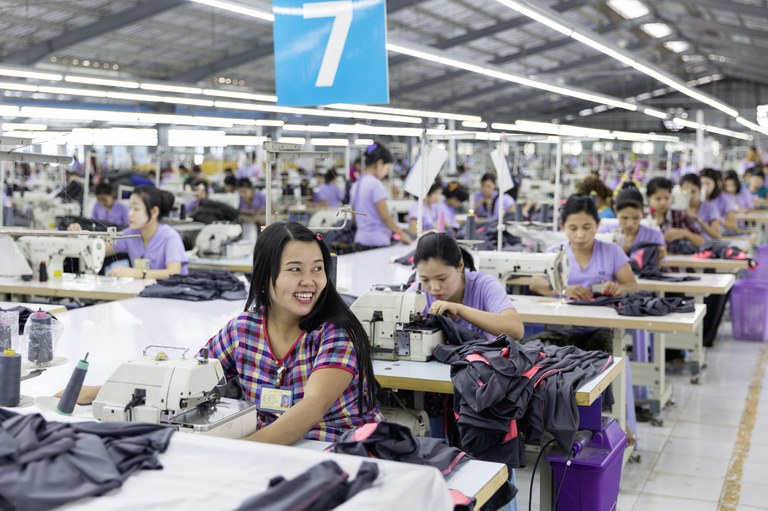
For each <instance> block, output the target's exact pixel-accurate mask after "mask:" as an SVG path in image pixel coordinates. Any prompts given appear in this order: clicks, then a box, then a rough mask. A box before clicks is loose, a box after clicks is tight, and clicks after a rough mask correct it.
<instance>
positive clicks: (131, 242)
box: [107, 186, 187, 279]
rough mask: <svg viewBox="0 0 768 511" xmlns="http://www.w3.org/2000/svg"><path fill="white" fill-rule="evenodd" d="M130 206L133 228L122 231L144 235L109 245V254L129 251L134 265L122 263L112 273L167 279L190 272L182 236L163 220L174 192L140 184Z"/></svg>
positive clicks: (135, 190) (130, 220) (131, 225)
mask: <svg viewBox="0 0 768 511" xmlns="http://www.w3.org/2000/svg"><path fill="white" fill-rule="evenodd" d="M129 206H130V207H129V210H128V220H129V228H128V229H126V230H124V231H123V232H122V234H140V235H141V236H140V237H138V238H122V239H119V240H117V241H115V243H114V245H112V246H108V247H107V255H108V256H109V255H115V254H117V253H127V254H128V257H129V258H130V260H131V265H132V267H127V266H118V267H116V268H113V269H112V270H110V272H109V274H110V275H111V276H113V277H134V278H143V279H164V278H167V277H170V276H171V275H176V274H178V273H180V274H182V275H186V274H187V256H186V254H185V253H184V242H183V241H182V239H181V235H180V234H179V233H178V232H176V231H175V230H174V229H173V228H171V227H169V226H167V225H165V224H161V223H160V219H161V218H163V217H164V216H165V215H167V214H168V213H169V212H170V211H171V208H173V194H171V193H169V192H166V191H164V190H158V189H157V188H155V187H154V186H139V187H137V188H134V190H133V193H132V194H131V200H130V203H129Z"/></svg>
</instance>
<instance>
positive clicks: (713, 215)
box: [696, 201, 723, 241]
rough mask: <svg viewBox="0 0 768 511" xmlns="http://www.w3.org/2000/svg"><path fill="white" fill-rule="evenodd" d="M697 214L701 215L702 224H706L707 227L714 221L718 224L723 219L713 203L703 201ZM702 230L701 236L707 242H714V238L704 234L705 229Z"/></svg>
mask: <svg viewBox="0 0 768 511" xmlns="http://www.w3.org/2000/svg"><path fill="white" fill-rule="evenodd" d="M696 214H697V215H699V218H701V221H702V222H705V223H706V224H707V225H710V224H711V223H712V222H713V221H715V220H717V221H718V222H719V221H720V220H722V219H723V217H722V216H720V212H719V211H718V210H717V208H716V207H715V206H714V205H713V204H712V203H711V202H706V201H702V202H701V203H700V204H699V209H697V210H696ZM700 229H701V235H702V236H704V238H705V239H707V240H710V241H711V240H712V236H710V235H709V234H707V233H706V232H704V229H703V228H700Z"/></svg>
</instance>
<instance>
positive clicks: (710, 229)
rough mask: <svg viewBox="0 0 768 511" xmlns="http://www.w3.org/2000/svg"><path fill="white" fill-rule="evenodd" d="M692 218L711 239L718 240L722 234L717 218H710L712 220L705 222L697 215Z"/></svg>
mask: <svg viewBox="0 0 768 511" xmlns="http://www.w3.org/2000/svg"><path fill="white" fill-rule="evenodd" d="M693 219H694V220H695V221H696V222H697V223H698V224H699V226H700V227H701V228H702V229H703V230H704V232H705V233H707V234H708V235H709V237H710V238H712V239H713V240H719V239H720V236H721V235H722V234H721V232H720V222H719V221H718V220H712V222H710V223H707V222H705V221H704V220H702V219H701V217H699V216H698V215H696V216H694V217H693Z"/></svg>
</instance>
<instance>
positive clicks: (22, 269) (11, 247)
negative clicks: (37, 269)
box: [0, 235, 33, 279]
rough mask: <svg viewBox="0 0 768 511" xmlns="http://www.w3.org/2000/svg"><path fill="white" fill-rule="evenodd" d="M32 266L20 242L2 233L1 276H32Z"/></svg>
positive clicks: (0, 247)
mask: <svg viewBox="0 0 768 511" xmlns="http://www.w3.org/2000/svg"><path fill="white" fill-rule="evenodd" d="M32 274H33V272H32V268H31V267H30V265H29V263H28V262H27V258H26V256H25V255H24V252H22V251H21V248H20V247H19V245H18V243H16V242H15V241H14V239H13V238H12V237H10V236H8V235H0V277H21V278H23V279H31V278H32Z"/></svg>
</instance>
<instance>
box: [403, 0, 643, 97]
mask: <svg viewBox="0 0 768 511" xmlns="http://www.w3.org/2000/svg"><path fill="white" fill-rule="evenodd" d="M561 5H562V4H561ZM652 19H653V17H652V16H643V17H642V18H637V19H634V20H622V21H618V22H614V23H608V24H605V25H601V26H599V27H596V28H595V29H594V30H595V32H597V33H598V34H607V33H609V32H613V31H615V30H620V29H622V28H626V27H627V26H632V25H635V24H640V23H647V22H649V21H651V20H652ZM573 42H575V41H574V40H573V39H571V38H570V37H563V38H561V39H556V40H554V41H547V42H545V43H544V44H540V45H538V46H533V47H531V48H522V49H520V50H518V51H516V52H514V53H510V54H507V55H503V56H500V57H496V58H494V59H493V60H490V61H489V63H490V64H493V65H499V64H505V63H508V62H512V61H515V60H518V59H521V58H525V57H530V56H533V55H536V54H539V53H542V52H546V51H549V50H554V49H556V48H560V47H562V46H566V45H568V44H570V43H573ZM399 57H403V58H402V59H399ZM409 58H410V57H408V56H405V55H397V56H396V57H394V58H391V59H389V63H390V66H393V65H397V64H399V63H401V62H404V61H406V60H408V59H409ZM538 72H540V70H537V69H534V70H532V71H530V73H529V74H536V73H538ZM465 74H469V71H463V70H461V71H449V72H448V73H445V74H443V75H442V76H439V77H435V78H430V79H428V80H424V81H422V82H418V83H413V84H410V85H406V86H405V87H400V88H398V89H394V90H392V91H391V94H392V95H393V96H399V95H403V94H408V93H411V92H415V91H417V90H419V89H421V88H424V87H430V86H432V85H436V84H438V83H441V82H443V81H447V80H452V79H454V78H458V77H460V76H462V75H465ZM494 90H495V89H494Z"/></svg>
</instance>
